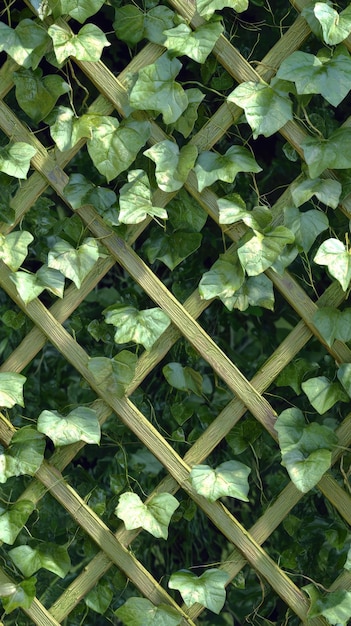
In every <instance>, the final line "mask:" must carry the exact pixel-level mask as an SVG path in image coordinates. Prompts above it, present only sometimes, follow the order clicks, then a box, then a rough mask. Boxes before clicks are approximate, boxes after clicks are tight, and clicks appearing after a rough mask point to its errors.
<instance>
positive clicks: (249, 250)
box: [238, 226, 295, 276]
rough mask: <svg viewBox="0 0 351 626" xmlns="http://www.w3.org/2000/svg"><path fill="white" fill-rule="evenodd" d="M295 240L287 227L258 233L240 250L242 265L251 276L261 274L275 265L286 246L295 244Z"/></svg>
mask: <svg viewBox="0 0 351 626" xmlns="http://www.w3.org/2000/svg"><path fill="white" fill-rule="evenodd" d="M294 239H295V238H294V235H293V233H292V232H291V230H289V229H288V228H286V227H285V226H277V227H276V228H274V229H273V230H271V231H270V232H266V233H265V234H262V233H260V232H256V234H255V235H254V236H253V237H251V238H250V239H248V240H247V241H246V243H244V244H243V245H242V246H240V247H239V248H238V257H239V260H240V263H241V265H242V266H243V268H244V269H245V270H246V272H247V274H248V275H249V276H256V275H257V274H261V273H262V272H264V271H265V270H266V269H267V268H268V267H271V266H272V265H273V263H274V262H275V261H276V259H277V258H278V256H279V255H280V254H281V253H282V252H283V250H284V248H285V246H286V244H288V243H293V241H294Z"/></svg>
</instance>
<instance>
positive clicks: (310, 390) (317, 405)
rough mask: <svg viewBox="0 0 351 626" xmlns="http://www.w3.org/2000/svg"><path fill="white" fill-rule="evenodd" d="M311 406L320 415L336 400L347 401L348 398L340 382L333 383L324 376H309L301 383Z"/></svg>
mask: <svg viewBox="0 0 351 626" xmlns="http://www.w3.org/2000/svg"><path fill="white" fill-rule="evenodd" d="M301 387H302V389H303V391H304V392H305V394H306V396H307V397H308V399H309V401H310V403H311V404H312V406H313V408H314V409H316V411H318V413H319V414H320V415H323V413H326V412H327V411H329V409H331V407H332V406H334V404H336V402H348V401H349V398H348V396H347V394H346V393H345V392H344V390H343V388H342V387H341V385H340V383H337V382H335V383H333V382H331V381H330V380H328V378H326V376H317V377H316V378H309V379H308V380H306V381H305V382H304V383H302V385H301Z"/></svg>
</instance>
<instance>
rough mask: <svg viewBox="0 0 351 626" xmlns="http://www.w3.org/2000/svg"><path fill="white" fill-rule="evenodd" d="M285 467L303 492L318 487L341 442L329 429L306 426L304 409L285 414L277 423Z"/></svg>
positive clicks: (311, 425)
mask: <svg viewBox="0 0 351 626" xmlns="http://www.w3.org/2000/svg"><path fill="white" fill-rule="evenodd" d="M275 430H276V431H277V433H278V440H279V446H280V449H281V453H282V465H283V466H284V467H286V469H287V471H288V474H289V476H290V478H291V480H292V482H293V483H294V484H295V486H296V487H297V489H299V491H302V493H307V491H309V490H310V489H312V487H314V486H315V485H316V484H317V483H318V482H319V480H320V479H321V478H322V476H323V474H324V473H325V472H326V471H327V470H328V469H329V467H330V463H331V450H332V449H333V447H334V446H335V445H337V442H338V439H337V437H336V435H335V434H334V432H333V431H332V430H331V429H330V428H328V427H327V426H321V425H320V424H316V423H312V424H308V425H307V424H306V423H305V419H304V416H303V414H302V412H301V411H300V409H296V408H292V409H286V410H285V411H283V412H282V413H281V414H280V415H279V417H278V419H277V421H276V424H275Z"/></svg>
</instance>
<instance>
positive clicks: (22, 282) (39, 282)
mask: <svg viewBox="0 0 351 626" xmlns="http://www.w3.org/2000/svg"><path fill="white" fill-rule="evenodd" d="M10 278H11V280H12V282H14V283H15V285H16V289H17V291H18V293H19V295H20V296H21V298H22V300H23V302H24V303H25V304H28V303H29V302H31V301H32V300H34V299H35V298H36V297H37V296H39V295H40V294H41V293H42V291H44V289H47V290H48V291H50V292H51V293H53V294H54V295H55V296H58V297H59V298H62V297H63V291H64V286H65V278H64V276H63V275H62V274H61V273H60V272H59V271H57V270H55V269H50V268H48V267H47V265H43V266H42V267H41V268H40V269H39V270H38V271H37V273H36V274H29V273H28V272H21V271H18V272H16V273H15V274H13V275H12V276H11V277H10Z"/></svg>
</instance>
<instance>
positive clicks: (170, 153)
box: [144, 139, 197, 192]
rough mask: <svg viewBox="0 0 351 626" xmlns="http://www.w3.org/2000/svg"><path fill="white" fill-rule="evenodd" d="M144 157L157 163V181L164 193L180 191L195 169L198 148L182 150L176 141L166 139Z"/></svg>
mask: <svg viewBox="0 0 351 626" xmlns="http://www.w3.org/2000/svg"><path fill="white" fill-rule="evenodd" d="M144 155H145V156H147V157H149V159H152V161H154V162H155V163H156V181H157V185H158V186H159V188H160V189H162V191H167V192H172V191H178V189H180V188H181V187H182V186H183V185H184V183H185V182H186V179H187V178H188V175H189V172H190V170H191V169H192V168H193V167H194V164H195V161H196V157H197V148H196V146H194V145H192V144H187V145H185V146H183V147H182V148H181V149H180V150H179V147H178V145H177V144H176V143H174V141H170V140H168V139H165V140H164V141H160V142H159V143H156V144H155V145H154V146H152V147H151V148H149V149H148V150H145V152H144Z"/></svg>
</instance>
